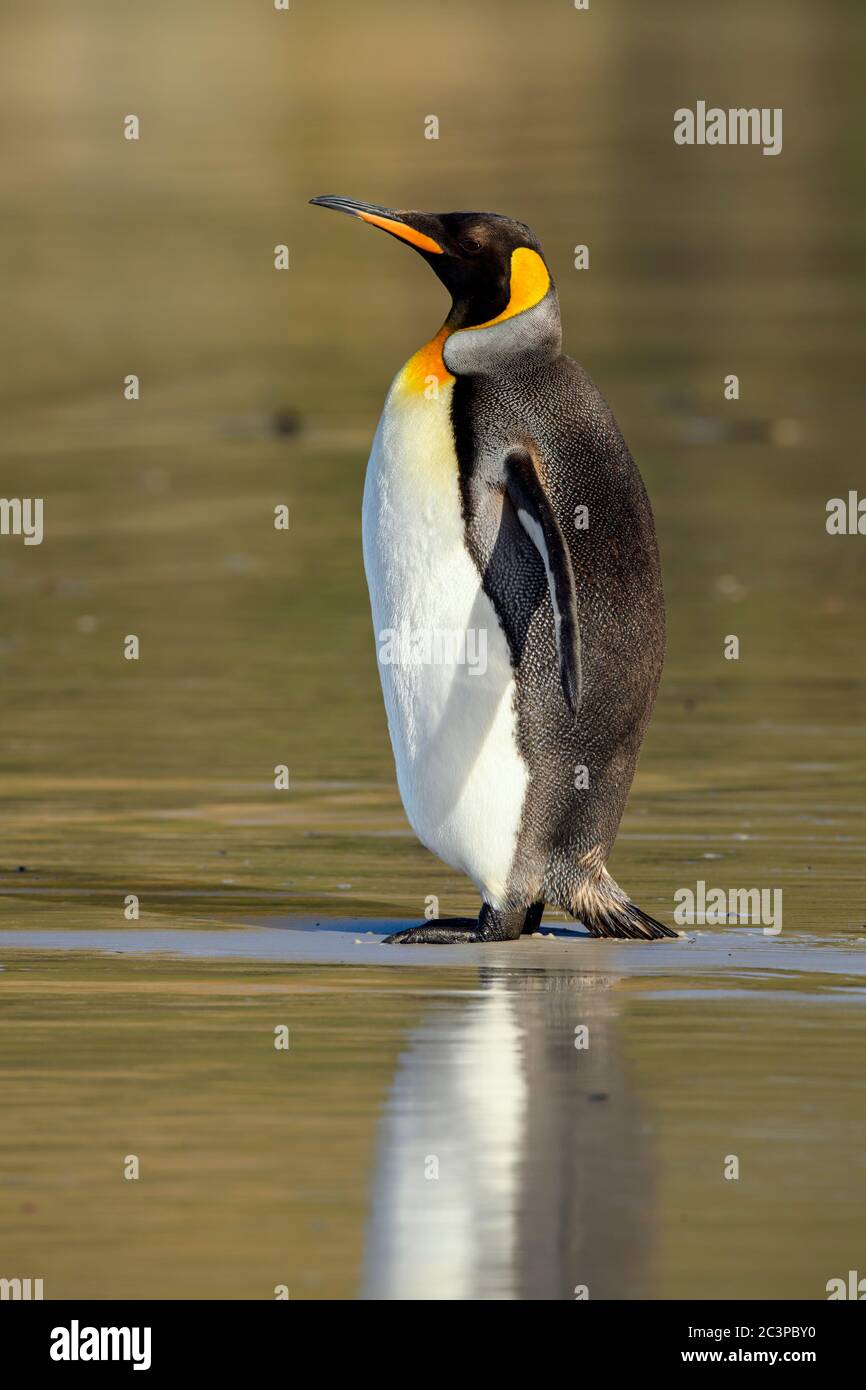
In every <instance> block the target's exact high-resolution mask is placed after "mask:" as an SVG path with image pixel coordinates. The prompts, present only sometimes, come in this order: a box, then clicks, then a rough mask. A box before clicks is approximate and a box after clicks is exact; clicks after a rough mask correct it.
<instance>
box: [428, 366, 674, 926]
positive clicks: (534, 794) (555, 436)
mask: <svg viewBox="0 0 866 1390" xmlns="http://www.w3.org/2000/svg"><path fill="white" fill-rule="evenodd" d="M453 419H454V431H455V444H456V450H457V456H458V464H459V468H460V486H461V495H462V503H463V511H464V516H465V525H466V534H467V543H468V546H469V549H470V552H471V553H472V555H473V558H474V559H475V562H476V566H477V567H478V569H479V572H480V573H481V574H482V575H483V586H484V589H485V592H486V593H487V594H488V595H489V597H490V599H491V602H492V604H493V606H494V608H495V610H496V613H497V616H498V618H499V621H500V623H501V625H502V627H503V629H504V631H505V632H506V635H507V637H508V642H509V647H510V650H511V655H512V661H513V663H514V669H515V701H516V709H517V727H518V744H519V747H520V750H521V755H522V757H523V758H524V760H525V761H526V764H527V767H528V769H529V776H530V781H529V787H528V791H527V796H526V799H525V805H524V808H523V813H522V816H521V828H520V834H519V842H520V843H519V847H518V855H517V858H518V860H519V862H520V863H522V864H525V865H527V866H528V868H527V872H528V873H530V874H532V873H533V872H534V873H536V874H537V873H538V872H542V869H541V867H540V866H541V863H542V861H544V864H543V890H544V896H545V898H546V900H547V901H548V902H558V903H559V904H560V905H561V906H565V907H570V904H571V903H572V902H573V900H574V880H575V877H576V874H577V872H578V871H577V869H576V868H575V865H576V864H577V863H578V861H579V860H580V859H581V857H583V856H587V855H589V856H593V860H594V861H595V860H599V861H600V862H601V863H602V864H603V863H604V860H605V859H606V858H607V855H608V854H609V852H610V849H611V847H612V845H613V841H614V839H615V837H616V831H617V828H618V826H619V821H620V818H621V815H622V811H623V808H624V805H625V801H626V797H627V794H628V790H629V788H630V785H631V781H632V778H633V775H634V769H635V766H636V763H637V758H638V753H639V751H640V745H641V742H642V739H643V735H644V732H645V730H646V727H647V724H648V722H649V718H650V714H651V711H652V706H653V702H654V699H655V693H656V689H657V687H658V682H659V678H660V675H661V669H662V664H663V660H664V648H665V620H664V597H663V591H662V582H661V568H660V563H659V556H658V547H657V544H656V538H655V526H654V522H653V517H652V510H651V507H650V503H649V499H648V497H647V493H646V489H645V488H644V485H643V481H642V479H641V476H640V473H639V471H638V469H637V466H636V465H635V463H634V461H633V459H632V457H631V454H630V453H629V450H628V447H627V445H626V443H625V440H624V439H623V437H622V434H621V432H620V430H619V428H618V426H617V424H616V421H615V419H614V417H613V414H612V412H611V410H610V408H609V406H608V405H607V402H606V401H605V400H604V398H603V396H602V395H601V393H600V392H599V391H598V389H597V387H596V386H595V384H594V383H593V382H592V380H591V379H590V377H589V375H588V374H587V373H586V371H584V369H583V368H582V367H581V366H580V365H579V364H578V363H577V362H574V361H573V360H572V359H571V358H568V357H564V356H560V357H557V358H555V359H553V360H547V361H543V362H539V361H538V360H537V359H535V358H534V357H533V355H532V354H526V356H525V358H524V359H522V360H521V362H520V363H516V364H515V365H514V367H513V369H512V370H510V371H509V372H508V374H507V375H504V376H502V377H492V376H475V377H469V376H467V377H460V378H458V380H457V381H456V383H455V386H454V401H453ZM515 446H517V447H527V448H529V449H530V450H531V452H532V454H533V456H534V458H535V459H536V461H537V462H536V466H537V469H538V472H539V476H540V480H541V483H542V486H543V488H544V491H545V493H546V495H547V497H548V499H549V501H550V503H551V506H552V508H553V510H554V513H555V515H556V518H557V521H558V523H559V526H560V528H561V530H562V534H563V538H564V540H565V542H566V545H567V547H568V551H569V554H570V556H571V561H572V566H573V569H574V576H575V586H576V601H577V611H578V621H579V628H580V645H581V662H582V669H583V698H582V701H581V705H580V709H579V710H578V713H577V717H576V718H575V717H573V716H572V715H571V714H570V712H569V710H568V709H567V707H566V705H565V702H564V700H563V696H562V689H561V685H560V679H559V668H558V662H557V655H556V647H555V639H554V624H553V615H552V613H551V608H550V598H549V594H548V584H547V576H546V574H545V569H544V564H543V562H542V560H541V558H540V556H539V554H538V551H537V550H536V548H535V546H534V545H533V544H532V542H531V540H530V539H529V537H528V536H527V535H526V532H525V531H524V529H523V527H522V526H521V525H520V523H519V521H518V519H517V517H516V515H515V514H514V512H513V510H512V509H510V508H509V507H506V508H505V510H504V511H503V513H502V516H501V518H499V519H497V518H495V517H494V516H493V515H492V514H491V511H490V507H489V492H490V484H491V479H492V478H494V477H495V476H496V472H497V470H498V469H501V458H502V456H503V452H504V451H507V450H508V449H509V448H513V447H515ZM584 509H585V510H584ZM585 783H588V785H582V784H585ZM531 886H532V885H531V884H530V885H529V887H530V888H531Z"/></svg>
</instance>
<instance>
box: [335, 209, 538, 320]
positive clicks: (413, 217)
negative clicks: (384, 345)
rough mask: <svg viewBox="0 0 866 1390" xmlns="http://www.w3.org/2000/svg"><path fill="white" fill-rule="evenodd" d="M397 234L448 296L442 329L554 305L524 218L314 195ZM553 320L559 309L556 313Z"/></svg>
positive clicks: (535, 244)
mask: <svg viewBox="0 0 866 1390" xmlns="http://www.w3.org/2000/svg"><path fill="white" fill-rule="evenodd" d="M310 201H311V202H312V203H314V204H316V205H317V206H318V207H325V208H334V209H336V211H337V212H345V213H349V214H351V215H352V216H354V217H359V218H361V220H362V221H364V222H369V223H370V224H371V225H372V226H374V227H379V228H381V229H382V231H385V232H388V233H389V234H390V235H391V236H393V237H397V238H399V240H400V241H405V242H408V244H409V245H410V246H412V247H414V249H415V250H416V251H417V252H418V253H419V254H420V255H421V256H423V258H424V260H425V261H426V262H427V264H428V265H429V266H430V267H431V268H432V269H433V270H434V271H435V273H436V275H438V277H439V279H440V280H441V281H442V283H443V285H444V286H445V288H446V289H447V290H448V291H449V292H450V294H451V298H452V300H453V305H452V309H451V313H450V314H449V316H448V319H447V323H446V327H447V328H448V329H449V330H450V331H451V332H455V331H457V330H459V329H465V328H475V327H481V326H487V325H489V324H491V323H492V322H497V323H498V322H499V321H501V320H503V319H506V318H511V317H513V316H514V315H516V314H518V313H522V312H523V311H524V310H527V309H531V308H533V307H534V306H536V305H538V304H540V303H541V301H542V300H544V299H545V298H546V297H547V296H548V295H549V296H551V298H552V299H553V300H554V302H555V292H554V290H553V281H552V279H551V276H550V272H549V270H548V268H547V264H546V262H545V259H544V255H543V253H542V250H541V246H540V245H539V242H538V238H537V237H536V236H535V234H534V232H532V231H531V230H530V229H529V227H526V226H524V224H523V223H522V222H515V221H514V220H513V219H512V218H510V217H502V216H500V214H499V213H495V212H404V211H398V210H395V209H394V208H385V207H379V206H378V205H377V204H375V203H361V202H356V201H355V199H353V198H337V197H331V196H327V197H322V198H311V199H310ZM556 317H557V322H558V313H557V315H556Z"/></svg>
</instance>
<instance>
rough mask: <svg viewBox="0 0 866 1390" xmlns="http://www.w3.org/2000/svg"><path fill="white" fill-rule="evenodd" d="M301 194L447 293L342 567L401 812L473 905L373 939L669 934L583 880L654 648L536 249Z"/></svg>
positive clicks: (631, 760) (648, 585)
mask: <svg viewBox="0 0 866 1390" xmlns="http://www.w3.org/2000/svg"><path fill="white" fill-rule="evenodd" d="M313 202H314V203H316V204H318V205H319V206H321V207H328V208H335V209H336V210H337V211H339V212H345V213H349V214H352V215H353V216H355V217H358V218H361V219H362V220H363V221H364V222H369V223H371V224H372V225H373V226H374V227H379V228H381V229H382V230H384V231H386V232H388V233H390V235H391V236H394V237H397V238H398V239H399V240H401V241H405V242H407V243H408V244H409V245H410V246H412V247H413V248H414V249H415V250H416V251H417V252H418V253H419V255H421V256H422V257H423V258H424V260H425V261H426V262H427V264H428V265H429V266H431V268H432V269H433V270H434V271H435V272H436V274H437V275H438V277H439V279H440V280H441V281H442V283H443V284H444V285H445V287H446V289H448V290H449V291H450V293H451V296H452V299H453V303H452V306H451V311H450V313H449V315H448V317H447V319H446V320H445V323H444V325H443V327H442V328H441V329H440V330H439V332H438V333H437V334H436V336H435V338H433V340H432V341H431V342H430V343H428V344H427V345H426V347H422V348H421V349H420V350H419V351H418V352H416V353H415V355H414V357H412V358H410V360H409V361H408V362H407V363H406V365H405V367H403V369H402V371H400V372H399V373H398V375H397V377H396V378H395V380H394V383H393V385H392V386H391V389H390V391H389V393H388V398H387V400H386V402H385V408H384V410H383V412H382V418H381V420H380V421H379V427H378V429H377V431H376V437H375V439H374V442H373V449H372V453H371V455H370V462H369V466H368V470H367V479H366V485H365V489H364V507H363V542H364V568H365V570H366V574H367V583H368V585H369V589H370V601H371V605H372V610H373V626H374V631H375V634H376V639H377V642H378V643H379V644H380V658H379V672H380V676H381V680H382V689H383V693H384V697H385V707H386V710H387V715H388V728H389V731H390V735H391V743H392V746H393V749H394V758H395V761H396V765H397V780H398V783H399V787H400V795H401V797H402V799H403V805H404V807H405V809H406V814H407V815H408V817H409V821H410V822H411V825H412V828H413V829H414V831H415V833H416V834H417V836H418V838H419V839H420V840H421V842H422V843H423V844H424V845H426V846H427V848H428V849H430V850H432V851H433V853H435V854H438V855H439V856H440V858H442V859H444V860H445V862H446V863H447V864H450V865H451V866H452V868H455V869H460V870H462V871H463V872H464V873H465V874H467V875H468V876H469V878H471V879H472V881H473V882H474V883H475V885H476V886H477V888H478V890H479V892H480V893H481V897H482V905H481V911H480V913H479V916H478V919H477V921H476V920H472V919H457V920H453V921H432V922H425V923H422V924H421V925H420V926H417V927H411V928H409V929H408V930H406V931H400V932H397V933H395V935H393V936H390V937H388V941H389V942H398V943H401V944H402V943H406V942H424V943H438V942H444V943H453V942H488V941H507V940H513V939H515V938H517V937H519V936H520V934H521V932H531V931H535V930H537V929H538V926H539V923H540V921H541V915H542V912H543V911H544V906H545V904H546V903H550V904H552V905H555V906H556V907H558V908H562V909H564V910H565V911H567V912H569V913H570V914H572V915H573V916H574V917H576V918H578V919H579V920H580V921H582V922H583V923H584V925H585V926H586V927H587V928H588V930H589V932H590V933H591V935H593V936H612V937H633V938H641V939H652V938H655V937H663V936H676V932H673V931H671V930H670V929H669V928H668V927H665V926H662V924H661V923H660V922H656V921H655V920H654V919H653V918H652V917H650V916H649V915H648V914H647V913H646V912H643V911H642V910H641V909H640V908H639V907H637V906H635V904H634V903H632V902H630V901H629V899H628V897H627V896H626V894H625V893H624V892H623V891H622V889H621V888H620V887H619V886H618V884H617V883H616V882H615V881H614V879H613V878H612V877H611V876H610V874H609V873H608V872H607V869H606V868H605V864H606V862H607V859H608V856H609V854H610V852H611V849H612V847H613V843H614V840H615V838H616V832H617V829H618V826H619V822H620V818H621V816H622V812H623V807H624V805H625V800H626V797H627V795H628V791H629V787H630V786H631V781H632V777H633V775H634V770H635V765H636V763H637V758H638V753H639V751H640V745H641V741H642V739H643V736H644V732H645V730H646V727H647V723H648V722H649V717H650V712H651V710H652V705H653V701H654V699H655V693H656V688H657V686H658V681H659V676H660V674H661V667H662V660H663V657H664V643H665V617H664V597H663V594H662V583H661V572H660V567H659V558H658V549H657V546H656V539H655V528H654V526H653V519H652V512H651V509H650V504H649V500H648V498H647V495H646V491H645V489H644V486H643V482H642V481H641V477H640V474H639V473H638V470H637V468H636V466H635V464H634V462H633V460H632V458H631V455H630V454H629V451H628V448H627V447H626V444H625V441H624V440H623V438H622V435H621V434H620V432H619V429H618V428H617V425H616V422H615V420H614V418H613V416H612V414H611V412H610V409H609V408H608V406H607V404H606V402H605V401H604V399H603V398H602V396H601V395H600V393H599V392H598V390H597V389H596V387H595V386H594V385H593V383H592V381H591V380H590V379H589V377H588V376H587V374H586V372H585V371H584V370H583V368H582V367H580V366H579V365H578V364H577V363H576V362H573V361H572V360H571V358H569V357H564V356H563V355H562V352H561V329H560V319H559V303H558V300H557V296H556V290H555V288H554V285H553V281H552V279H551V276H550V272H549V270H548V268H547V264H546V262H545V259H544V255H543V253H542V250H541V247H540V245H539V243H538V241H537V239H536V237H535V236H534V235H533V233H532V232H531V231H530V230H529V228H528V227H525V226H523V225H522V223H520V222H514V221H512V220H511V218H508V217H500V216H498V215H495V214H493V213H466V212H450V213H423V212H402V211H399V212H398V211H394V210H392V209H389V208H383V207H377V206H375V205H374V204H372V203H360V202H355V201H354V200H352V199H349V198H336V197H324V198H314V199H313ZM442 633H445V634H455V633H458V634H464V635H466V634H475V635H476V636H477V639H480V640H477V641H476V644H475V645H474V647H473V650H475V651H477V652H482V651H483V652H484V653H485V660H484V661H483V662H476V663H474V664H471V665H470V664H468V663H467V662H466V661H465V659H464V660H462V661H461V660H460V656H461V650H460V649H459V646H458V647H457V648H455V645H454V644H450V645H449V644H448V643H444V644H440V645H437V659H436V660H434V661H428V662H421V661H418V660H413V659H412V657H411V655H410V654H407V652H406V648H407V647H410V646H411V645H412V640H413V638H414V637H415V635H416V634H420V635H421V637H422V638H423V637H425V636H426V637H427V638H428V640H429V637H430V635H431V634H442ZM386 635H389V636H391V637H392V638H393V636H394V635H396V638H397V648H398V658H397V659H396V660H394V661H391V660H387V661H386V660H384V659H383V652H384V644H385V640H386ZM468 647H469V643H467V644H466V646H465V650H468ZM444 648H447V651H446V654H445V658H444V659H441V660H440V659H439V657H440V656H441V654H442V650H443V649H444ZM400 653H402V654H400ZM452 658H453V659H452ZM584 769H585V772H584V771H583V770H584Z"/></svg>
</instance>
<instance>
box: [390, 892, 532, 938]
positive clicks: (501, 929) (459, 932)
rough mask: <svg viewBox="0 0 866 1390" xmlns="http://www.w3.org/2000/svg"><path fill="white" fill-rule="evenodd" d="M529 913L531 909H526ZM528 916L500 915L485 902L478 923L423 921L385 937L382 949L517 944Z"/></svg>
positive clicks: (522, 911)
mask: <svg viewBox="0 0 866 1390" xmlns="http://www.w3.org/2000/svg"><path fill="white" fill-rule="evenodd" d="M529 910H530V911H531V909H529ZM526 916H527V909H526V908H525V907H523V908H519V909H517V910H511V911H507V912H500V911H498V910H497V909H496V908H494V907H491V906H490V905H489V903H484V904H483V906H482V908H481V911H480V913H479V914H478V921H477V922H474V921H473V920H472V918H471V917H455V918H454V919H453V920H452V921H450V922H422V923H421V925H420V926H418V927H407V928H406V930H405V931H397V932H394V934H393V935H392V936H386V937H385V940H384V941H383V943H382V944H383V946H456V945H460V944H471V943H472V942H491V941H516V940H517V938H518V937H519V935H520V932H521V929H522V927H523V923H524V921H525V919H526Z"/></svg>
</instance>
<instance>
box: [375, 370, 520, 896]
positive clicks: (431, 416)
mask: <svg viewBox="0 0 866 1390" xmlns="http://www.w3.org/2000/svg"><path fill="white" fill-rule="evenodd" d="M452 389H453V387H452V384H451V383H450V382H445V383H443V384H440V385H439V388H438V397H437V398H435V399H428V396H427V395H426V394H425V393H424V392H423V391H420V390H417V389H409V388H408V387H407V386H406V384H405V378H404V377H403V375H402V374H401V376H399V377H398V378H397V380H396V381H395V383H394V385H393V386H392V388H391V391H390V392H389V395H388V399H387V401H386V402H385V409H384V411H383V413H382V418H381V420H380V422H379V428H378V430H377V431H376V438H375V440H374V441H373V450H372V453H371V455H370V462H369V465H368V468H367V480H366V486H365V489H364V511H363V534H364V567H365V570H366V573H367V584H368V586H369V589H370V602H371V606H372V610H373V629H374V634H375V638H376V647H377V655H378V665H379V674H380V677H381V680H382V691H383V694H384V697H385V708H386V711H387V715H388V728H389V731H390V734H391V744H392V746H393V749H394V758H395V761H396V765H397V781H398V784H399V787H400V795H401V797H402V799H403V805H404V807H405V809H406V814H407V816H408V817H409V820H410V822H411V824H412V828H413V829H414V831H415V833H416V835H417V836H418V838H419V839H420V840H421V842H422V843H423V844H424V845H426V846H427V848H428V849H430V850H432V851H433V852H434V853H435V854H438V855H439V856H440V858H442V859H444V860H445V862H446V863H447V864H450V865H451V866H452V867H453V868H456V869H460V870H462V871H463V872H464V873H466V874H468V875H469V877H470V878H471V879H472V880H473V881H474V882H475V884H476V885H477V887H478V888H479V889H480V891H481V892H482V894H483V896H484V898H485V899H486V901H488V902H489V903H490V904H491V906H493V907H496V906H499V905H501V903H502V899H503V894H504V891H505V884H506V880H507V877H508V872H509V869H510V867H511V861H512V857H513V853H514V846H515V842H516V838H517V833H518V827H519V823H520V813H521V808H522V805H523V798H524V794H525V791H526V785H527V781H528V773H527V769H526V765H525V763H524V761H523V760H522V758H521V757H520V755H519V753H518V750H517V741H516V715H515V707H514V677H513V672H512V669H511V664H510V661H509V654H508V646H507V643H506V640H505V635H504V633H503V632H502V629H501V628H500V626H499V622H498V620H497V617H496V613H495V610H494V608H493V605H492V604H491V602H490V600H489V599H488V598H487V596H486V594H484V593H483V591H482V589H481V582H480V577H479V574H478V571H477V569H476V567H475V565H474V564H473V562H472V560H471V558H470V556H469V554H468V552H467V550H466V547H465V545H464V540H463V519H462V516H461V511H460V496H459V489H458V475H457V460H456V457H455V454H454V445H453V439H452V433H451V423H450V404H451V401H450V397H451V392H452Z"/></svg>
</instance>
